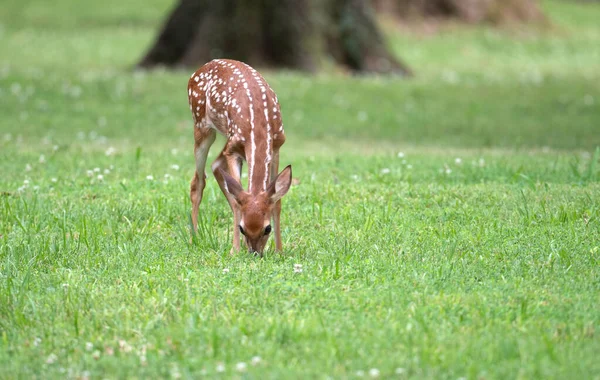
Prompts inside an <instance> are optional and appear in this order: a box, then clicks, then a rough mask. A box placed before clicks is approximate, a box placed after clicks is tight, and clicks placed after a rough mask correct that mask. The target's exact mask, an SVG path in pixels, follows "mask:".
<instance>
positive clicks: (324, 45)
mask: <svg viewBox="0 0 600 380" xmlns="http://www.w3.org/2000/svg"><path fill="white" fill-rule="evenodd" d="M324 57H325V58H332V59H333V60H334V61H335V62H336V63H338V64H340V65H343V66H344V67H346V68H348V69H350V70H352V71H355V72H375V73H395V74H401V75H409V74H410V71H409V69H408V68H407V67H406V66H404V65H403V64H402V63H401V62H400V61H399V60H398V59H397V58H395V57H394V56H393V55H392V54H391V53H390V51H389V50H388V48H387V46H386V44H385V40H384V38H383V36H382V34H381V32H380V31H379V28H378V27H377V22H376V18H375V16H374V12H373V10H372V8H371V4H370V0H179V2H178V4H177V5H176V6H175V8H174V9H173V11H172V12H171V14H170V15H169V16H168V18H167V20H166V22H165V24H164V26H163V28H162V31H161V32H160V34H159V36H158V38H157V40H156V41H155V42H154V44H153V46H152V47H151V48H150V49H149V51H148V52H147V54H146V55H145V56H144V58H143V59H142V60H141V61H140V62H139V63H138V66H139V67H143V68H149V67H153V66H157V65H162V66H169V67H177V66H184V67H191V68H195V67H197V66H199V65H201V64H204V63H205V62H208V61H210V60H211V59H213V58H232V59H238V60H241V61H244V62H247V63H249V64H250V65H253V66H259V67H264V66H269V67H280V68H281V67H282V68H291V69H299V70H304V71H314V70H316V69H317V67H318V66H319V64H320V63H321V62H322V60H323V58H324Z"/></svg>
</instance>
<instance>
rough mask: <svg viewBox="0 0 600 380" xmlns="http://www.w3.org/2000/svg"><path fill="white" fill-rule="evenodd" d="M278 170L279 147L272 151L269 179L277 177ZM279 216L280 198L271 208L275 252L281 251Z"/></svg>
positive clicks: (272, 179)
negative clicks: (272, 208)
mask: <svg viewBox="0 0 600 380" xmlns="http://www.w3.org/2000/svg"><path fill="white" fill-rule="evenodd" d="M278 172H279V149H276V150H274V151H273V161H272V162H271V179H270V181H274V180H275V178H277V173H278ZM280 217H281V200H279V201H277V203H275V208H274V210H273V230H274V232H275V236H274V239H275V250H276V251H277V252H281V250H282V248H283V247H282V243H281V225H280Z"/></svg>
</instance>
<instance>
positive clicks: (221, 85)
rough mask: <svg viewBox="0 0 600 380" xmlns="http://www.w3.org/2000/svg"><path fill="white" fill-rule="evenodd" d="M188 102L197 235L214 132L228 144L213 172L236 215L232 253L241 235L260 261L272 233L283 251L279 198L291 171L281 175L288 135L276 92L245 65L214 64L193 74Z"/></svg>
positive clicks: (194, 227)
mask: <svg viewBox="0 0 600 380" xmlns="http://www.w3.org/2000/svg"><path fill="white" fill-rule="evenodd" d="M188 97H189V102H190V110H191V111H192V115H193V117H194V139H195V146H194V155H195V157H196V173H195V174H194V178H193V179H192V183H191V186H190V199H191V201H192V224H193V229H194V232H195V231H196V230H197V228H198V208H199V206H200V202H201V201H202V193H203V191H204V186H205V185H206V174H204V168H205V166H206V156H207V154H208V150H209V149H210V146H211V145H212V143H213V142H214V141H215V136H216V132H220V133H221V134H223V135H224V136H225V137H226V138H227V142H226V143H225V148H223V151H222V152H221V154H219V156H218V157H217V159H216V160H215V162H213V164H212V171H213V174H214V175H215V178H216V179H217V182H218V183H219V186H220V187H221V191H223V194H225V197H226V198H227V201H228V202H229V205H230V206H231V210H232V211H233V248H232V251H239V250H240V233H241V234H242V235H244V240H245V241H246V246H247V247H248V250H249V251H250V252H256V253H259V254H260V255H261V256H262V251H263V249H264V247H265V245H266V243H267V240H268V239H269V235H270V234H271V230H273V232H274V234H275V248H276V249H277V250H278V251H281V227H280V224H279V221H280V214H281V198H282V197H283V196H284V195H285V194H286V193H287V192H288V190H289V188H290V184H291V182H292V168H291V166H287V167H286V168H285V169H283V170H282V171H281V173H279V175H278V174H277V171H278V166H279V148H280V147H281V146H282V145H283V143H284V142H285V135H284V132H283V124H282V121H281V112H280V109H279V103H278V101H277V96H276V95H275V92H274V91H273V90H272V89H271V87H269V85H268V84H267V82H266V81H265V79H264V78H263V77H262V76H261V75H260V74H259V73H258V72H257V71H256V70H254V69H253V68H252V67H250V66H248V65H246V64H245V63H242V62H238V61H232V60H227V59H216V60H213V61H211V62H209V63H207V64H206V65H204V66H202V67H201V68H200V69H199V70H198V71H196V72H195V73H194V74H193V75H192V77H191V78H190V80H189V83H188ZM242 160H246V161H247V162H248V191H247V192H246V191H244V189H243V188H242V185H241V183H240V176H241V171H242ZM271 219H272V221H273V227H272V228H271Z"/></svg>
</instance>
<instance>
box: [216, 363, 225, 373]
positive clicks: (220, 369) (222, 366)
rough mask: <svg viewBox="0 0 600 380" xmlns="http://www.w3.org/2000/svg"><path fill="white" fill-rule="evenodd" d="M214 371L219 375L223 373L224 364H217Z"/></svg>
mask: <svg viewBox="0 0 600 380" xmlns="http://www.w3.org/2000/svg"><path fill="white" fill-rule="evenodd" d="M215 369H216V371H217V372H219V373H221V372H225V364H223V363H217V367H216V368H215Z"/></svg>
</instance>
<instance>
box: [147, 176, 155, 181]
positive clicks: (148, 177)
mask: <svg viewBox="0 0 600 380" xmlns="http://www.w3.org/2000/svg"><path fill="white" fill-rule="evenodd" d="M146 179H147V180H148V181H154V177H153V176H151V175H147V176H146Z"/></svg>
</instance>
